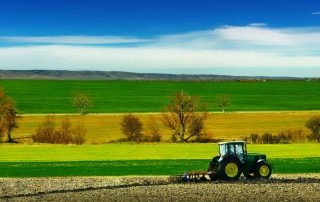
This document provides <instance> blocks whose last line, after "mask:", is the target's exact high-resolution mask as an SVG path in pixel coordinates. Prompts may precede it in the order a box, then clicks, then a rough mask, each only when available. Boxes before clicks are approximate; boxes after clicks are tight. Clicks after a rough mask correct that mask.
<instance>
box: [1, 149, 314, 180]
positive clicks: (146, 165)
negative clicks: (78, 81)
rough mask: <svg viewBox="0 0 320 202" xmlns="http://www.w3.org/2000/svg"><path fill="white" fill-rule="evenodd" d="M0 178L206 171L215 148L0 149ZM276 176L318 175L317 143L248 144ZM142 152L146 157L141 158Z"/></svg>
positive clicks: (167, 173)
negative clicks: (263, 159)
mask: <svg viewBox="0 0 320 202" xmlns="http://www.w3.org/2000/svg"><path fill="white" fill-rule="evenodd" d="M0 150H1V153H2V154H4V155H1V157H0V177H40V176H42V177H44V176H104V175H105V176H119V175H175V174H179V173H183V172H186V171H200V170H206V168H207V166H208V163H209V161H210V159H211V158H212V157H213V156H215V155H216V154H217V152H218V147H217V145H216V144H128V143H125V144H106V145H81V146H68V145H45V144H41V145H7V144H5V145H1V146H0ZM248 151H249V152H260V153H266V154H267V158H268V159H269V161H270V163H271V165H272V166H273V169H274V172H275V173H318V172H320V147H319V145H318V144H285V145H283V144H282V145H281V144H279V145H248ZM146 154H147V155H146Z"/></svg>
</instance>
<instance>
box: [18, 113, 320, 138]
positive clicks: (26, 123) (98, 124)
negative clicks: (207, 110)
mask: <svg viewBox="0 0 320 202" xmlns="http://www.w3.org/2000/svg"><path fill="white" fill-rule="evenodd" d="M317 113H319V112H306V111H301V112H281V113H267V112H266V113H225V114H221V113H219V114H217V113H215V114H211V115H210V116H209V120H208V122H207V129H206V131H207V133H209V134H213V137H214V138H217V139H229V140H232V139H239V138H240V137H241V136H248V135H250V134H251V133H259V134H263V133H266V132H269V133H272V134H277V133H280V132H281V131H284V130H288V129H303V130H304V132H305V134H308V133H309V131H307V129H306V128H305V127H304V124H305V122H306V120H308V119H309V118H310V117H311V116H314V115H316V114H317ZM121 116H122V115H121V114H109V115H87V116H78V115H65V116H56V122H57V124H59V123H60V122H61V121H62V120H63V119H65V118H68V119H69V120H70V121H71V122H72V123H73V124H74V125H75V124H81V125H84V126H85V127H86V129H87V143H94V142H97V143H105V142H108V141H111V140H116V139H119V138H122V137H124V136H123V135H122V132H121V130H120V124H119V123H120V119H121ZM138 116H139V117H140V118H141V120H142V121H143V123H144V124H145V131H144V133H146V134H148V132H149V131H148V130H149V128H148V123H149V120H150V118H151V117H154V119H155V120H157V122H158V123H159V124H161V125H160V129H161V134H162V135H163V139H164V140H167V139H169V136H170V131H168V130H167V129H166V128H165V127H164V126H163V125H162V117H161V115H160V114H152V115H151V114H138ZM43 120H44V117H43V116H25V117H23V118H22V119H19V128H17V129H15V130H14V137H19V136H28V135H31V134H32V133H34V131H35V130H36V127H37V126H38V125H39V124H40V123H41V122H43Z"/></svg>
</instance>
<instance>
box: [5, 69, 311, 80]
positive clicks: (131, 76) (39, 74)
mask: <svg viewBox="0 0 320 202" xmlns="http://www.w3.org/2000/svg"><path fill="white" fill-rule="evenodd" d="M0 79H39V80H181V81H182V80H186V81H205V80H212V81H220V80H224V81H234V80H243V81H255V80H305V79H308V78H300V77H264V76H257V77H250V76H227V75H210V74H208V75H207V74H161V73H133V72H120V71H67V70H0Z"/></svg>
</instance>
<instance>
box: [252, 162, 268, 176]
mask: <svg viewBox="0 0 320 202" xmlns="http://www.w3.org/2000/svg"><path fill="white" fill-rule="evenodd" d="M271 173H272V169H271V166H270V165H269V164H268V163H266V162H259V163H258V164H257V166H256V170H255V176H257V177H260V178H264V179H269V177H270V176H271Z"/></svg>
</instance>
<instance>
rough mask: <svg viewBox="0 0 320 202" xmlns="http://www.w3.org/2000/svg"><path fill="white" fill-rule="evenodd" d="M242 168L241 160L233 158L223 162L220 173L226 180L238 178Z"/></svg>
mask: <svg viewBox="0 0 320 202" xmlns="http://www.w3.org/2000/svg"><path fill="white" fill-rule="evenodd" d="M241 172H242V169H241V164H240V162H239V161H237V160H236V159H233V158H229V159H225V160H224V161H222V162H221V167H220V175H221V177H222V178H223V179H225V180H238V179H239V177H240V175H241Z"/></svg>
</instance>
